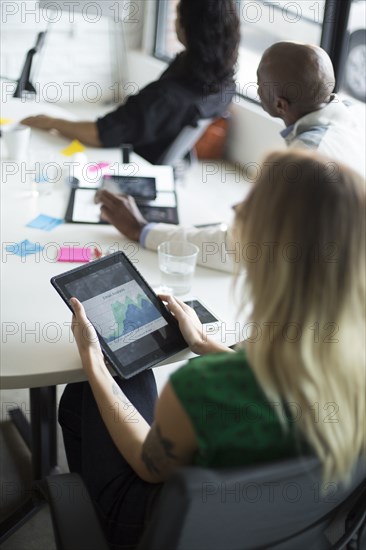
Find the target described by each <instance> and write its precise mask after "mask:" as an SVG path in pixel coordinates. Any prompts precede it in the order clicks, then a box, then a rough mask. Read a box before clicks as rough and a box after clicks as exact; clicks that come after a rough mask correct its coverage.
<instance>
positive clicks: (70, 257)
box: [57, 246, 92, 263]
mask: <svg viewBox="0 0 366 550" xmlns="http://www.w3.org/2000/svg"><path fill="white" fill-rule="evenodd" d="M91 257H92V251H91V249H90V248H70V247H68V246H67V247H66V246H64V247H61V249H60V253H59V255H58V258H57V261H58V262H78V263H87V262H90V260H91Z"/></svg>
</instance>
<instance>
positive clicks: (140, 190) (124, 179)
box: [102, 175, 156, 201]
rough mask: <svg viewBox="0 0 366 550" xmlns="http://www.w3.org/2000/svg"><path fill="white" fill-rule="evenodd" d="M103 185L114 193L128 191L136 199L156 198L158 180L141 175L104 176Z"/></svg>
mask: <svg viewBox="0 0 366 550" xmlns="http://www.w3.org/2000/svg"><path fill="white" fill-rule="evenodd" d="M102 187H103V188H104V189H108V190H109V191H111V192H112V193H126V194H127V195H132V197H134V198H135V199H142V200H150V201H151V200H155V199H156V182H155V178H146V177H140V176H112V175H108V176H104V177H103V179H102Z"/></svg>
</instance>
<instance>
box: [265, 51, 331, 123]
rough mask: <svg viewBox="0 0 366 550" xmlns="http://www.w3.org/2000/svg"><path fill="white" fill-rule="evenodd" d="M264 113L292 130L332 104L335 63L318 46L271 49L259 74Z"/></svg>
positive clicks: (266, 54) (267, 52) (266, 52)
mask: <svg viewBox="0 0 366 550" xmlns="http://www.w3.org/2000/svg"><path fill="white" fill-rule="evenodd" d="M257 76H258V95H259V97H260V99H261V103H262V106H263V109H264V110H265V111H267V113H269V114H270V115H271V116H273V117H279V118H282V120H284V122H285V124H286V125H287V126H289V125H290V124H294V123H295V122H296V121H297V120H298V119H299V118H301V117H302V116H304V115H306V114H308V113H311V112H312V111H316V110H318V109H321V108H322V107H323V106H324V105H326V104H327V103H329V100H330V96H331V93H332V92H333V90H334V86H335V76H334V69H333V65H332V62H331V60H330V58H329V56H328V54H327V53H326V52H325V51H324V50H323V49H322V48H319V47H318V46H312V45H308V44H300V43H296V42H278V43H277V44H274V45H273V46H271V47H270V48H268V49H267V50H266V51H265V52H264V54H263V56H262V59H261V62H260V64H259V67H258V71H257Z"/></svg>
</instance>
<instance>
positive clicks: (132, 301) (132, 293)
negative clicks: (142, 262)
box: [51, 252, 187, 378]
mask: <svg viewBox="0 0 366 550" xmlns="http://www.w3.org/2000/svg"><path fill="white" fill-rule="evenodd" d="M51 282H52V284H53V286H54V287H55V288H56V290H57V291H58V292H59V294H60V295H61V297H62V298H63V299H64V300H65V302H66V303H67V304H68V303H69V300H70V298H71V297H73V296H75V297H76V298H77V299H78V300H79V301H80V302H81V303H82V304H83V306H84V308H85V311H86V315H87V317H88V319H89V320H90V321H91V323H92V324H93V326H94V327H95V329H96V331H97V334H98V338H99V341H100V344H101V348H102V351H103V353H104V355H105V357H106V358H107V360H108V361H109V363H110V364H111V366H112V367H113V368H114V370H115V371H116V372H117V374H119V375H120V376H122V377H123V378H130V377H131V376H133V375H135V374H137V373H139V372H141V371H143V370H145V369H146V368H150V367H152V366H154V365H156V364H157V363H160V362H161V361H163V360H165V359H166V358H168V357H170V356H172V355H174V354H175V353H178V352H179V351H181V350H182V349H185V348H186V347H187V344H186V343H185V341H184V339H183V337H182V335H181V333H180V330H179V327H178V324H177V322H176V320H175V319H174V317H173V316H172V315H171V314H170V313H169V312H168V310H167V309H166V307H165V306H164V304H163V303H162V302H161V300H160V299H159V298H158V297H157V296H156V294H155V293H154V292H153V290H152V289H151V288H150V286H149V285H148V284H147V283H146V281H145V280H144V279H143V277H142V276H141V274H140V273H139V272H138V271H137V270H136V268H135V267H134V266H133V265H132V264H131V262H130V261H129V260H128V258H127V256H125V254H123V253H122V252H117V253H116V254H112V255H111V256H107V257H106V258H103V259H101V260H97V261H95V262H92V263H91V264H88V265H85V266H82V267H80V268H77V269H74V270H72V271H69V272H67V273H64V274H63V275H59V276H57V277H54V278H53V279H52V280H51Z"/></svg>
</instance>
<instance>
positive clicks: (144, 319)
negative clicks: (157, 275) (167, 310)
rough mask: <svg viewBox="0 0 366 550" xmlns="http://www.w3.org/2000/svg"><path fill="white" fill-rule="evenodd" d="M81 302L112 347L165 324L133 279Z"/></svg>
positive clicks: (118, 347) (129, 341)
mask: <svg viewBox="0 0 366 550" xmlns="http://www.w3.org/2000/svg"><path fill="white" fill-rule="evenodd" d="M83 305H84V308H85V311H86V314H87V316H88V318H89V319H90V320H91V321H92V322H93V323H94V324H95V326H97V327H98V330H99V332H100V334H101V335H102V336H103V338H104V340H105V341H106V342H108V344H109V347H110V348H111V350H112V351H117V350H118V349H120V348H123V347H124V346H127V345H128V344H131V343H132V342H135V341H136V340H139V339H140V338H143V337H144V336H147V335H148V334H151V333H152V332H155V331H156V330H159V329H161V328H163V327H164V326H166V325H167V324H168V323H167V322H166V320H165V319H164V318H163V317H162V316H161V314H160V312H159V311H158V310H157V309H156V307H155V306H154V305H153V303H152V302H151V301H150V300H149V298H148V297H147V295H146V294H145V293H144V292H143V291H142V289H141V287H140V286H139V285H138V284H137V283H136V282H135V281H129V282H127V283H125V284H123V285H120V286H118V287H116V288H113V289H112V290H111V291H107V292H104V293H102V294H99V295H98V296H95V297H93V298H90V299H89V300H86V301H85V302H83Z"/></svg>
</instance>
